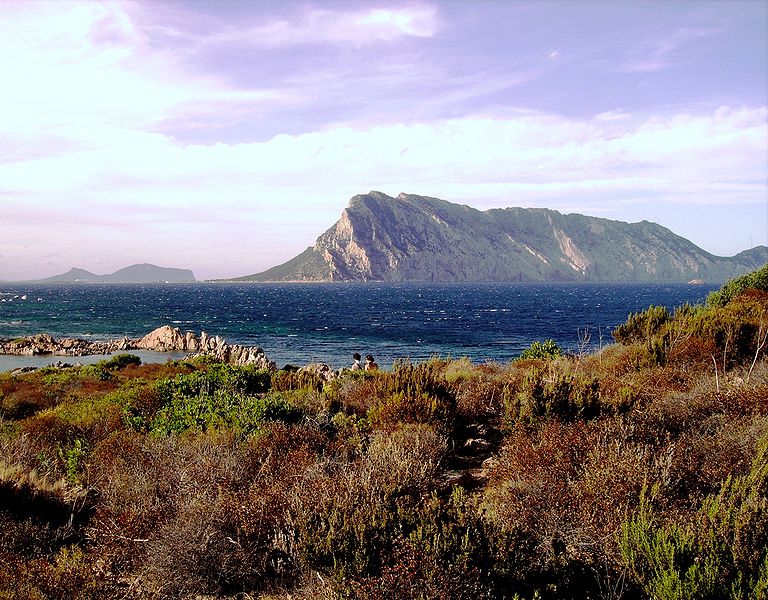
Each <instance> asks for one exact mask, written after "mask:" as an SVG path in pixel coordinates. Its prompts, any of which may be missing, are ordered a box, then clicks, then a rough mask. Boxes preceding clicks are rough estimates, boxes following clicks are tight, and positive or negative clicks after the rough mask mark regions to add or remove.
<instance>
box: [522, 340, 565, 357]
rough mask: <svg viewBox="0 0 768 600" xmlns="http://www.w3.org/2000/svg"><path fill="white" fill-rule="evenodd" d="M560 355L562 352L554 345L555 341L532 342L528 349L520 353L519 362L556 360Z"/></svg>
mask: <svg viewBox="0 0 768 600" xmlns="http://www.w3.org/2000/svg"><path fill="white" fill-rule="evenodd" d="M562 355H563V350H562V349H561V348H560V346H558V345H557V344H556V343H555V340H546V341H545V342H533V343H532V344H531V346H530V348H526V349H525V350H523V351H522V352H521V353H520V360H528V359H531V358H543V359H547V358H557V357H558V356H562Z"/></svg>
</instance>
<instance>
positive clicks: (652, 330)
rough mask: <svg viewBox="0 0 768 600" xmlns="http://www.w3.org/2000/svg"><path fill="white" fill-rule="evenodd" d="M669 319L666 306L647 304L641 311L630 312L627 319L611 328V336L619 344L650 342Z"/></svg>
mask: <svg viewBox="0 0 768 600" xmlns="http://www.w3.org/2000/svg"><path fill="white" fill-rule="evenodd" d="M669 319H670V315H669V311H668V310H667V309H666V307H664V306H649V307H648V308H647V309H645V310H644V311H642V312H639V313H630V315H629V318H628V319H627V321H626V322H625V323H623V324H621V325H619V326H617V327H616V328H615V329H614V330H613V338H614V339H615V340H616V341H617V342H619V343H620V344H631V343H633V342H650V340H651V339H652V338H653V337H654V336H655V335H656V334H658V333H659V332H660V331H661V328H662V327H663V326H664V325H665V324H666V323H667V322H668V321H669Z"/></svg>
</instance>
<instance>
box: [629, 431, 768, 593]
mask: <svg viewBox="0 0 768 600" xmlns="http://www.w3.org/2000/svg"><path fill="white" fill-rule="evenodd" d="M652 500H653V492H652V493H651V498H649V497H648V494H647V493H644V494H643V495H642V496H641V500H640V506H639V508H638V509H637V511H636V512H635V514H634V515H633V516H632V517H631V518H630V519H629V520H627V521H626V522H625V523H624V524H623V525H622V529H621V536H620V540H619V546H620V549H621V553H622V557H623V559H624V561H625V563H626V565H627V567H628V568H629V569H630V571H631V573H632V574H633V576H634V577H635V578H636V580H637V581H638V582H639V583H640V584H641V585H642V586H643V588H644V589H645V591H646V592H647V593H648V594H649V595H650V596H651V597H655V598H712V599H715V598H721V597H723V596H724V593H727V595H728V597H729V598H733V599H744V600H747V599H748V598H757V597H761V596H760V595H759V594H761V593H762V594H764V593H765V591H766V590H767V589H768V438H763V440H761V442H760V443H759V445H758V449H757V453H756V455H755V458H754V460H753V463H752V468H751V469H750V471H749V473H747V474H746V475H743V476H737V477H728V478H727V479H726V480H725V482H724V483H723V485H722V486H721V489H720V492H719V493H718V494H715V495H710V496H708V497H707V498H705V500H704V501H703V503H702V504H701V507H700V509H699V510H698V512H697V513H696V515H695V519H694V521H693V523H692V524H691V525H688V524H681V525H678V524H676V523H664V522H662V521H661V520H660V519H659V517H658V516H657V515H656V513H655V510H654V508H653V505H652Z"/></svg>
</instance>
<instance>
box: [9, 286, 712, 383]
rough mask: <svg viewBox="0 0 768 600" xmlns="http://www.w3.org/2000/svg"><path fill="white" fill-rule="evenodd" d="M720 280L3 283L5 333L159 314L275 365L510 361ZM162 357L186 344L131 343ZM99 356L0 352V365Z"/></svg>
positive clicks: (568, 343) (594, 337) (126, 328)
mask: <svg viewBox="0 0 768 600" xmlns="http://www.w3.org/2000/svg"><path fill="white" fill-rule="evenodd" d="M716 287H717V286H713V285H692V284H688V285H686V284H648V283H642V284H640V283H621V284H619V283H611V284H607V283H589V284H584V283H578V284H577V283H480V284H478V283H307V284H302V283H290V284H277V283H259V284H254V283H244V284H239V283H188V284H152V285H132V284H71V285H70V284H56V285H42V284H20V283H7V284H3V283H0V338H17V337H22V336H26V335H33V334H36V333H42V332H44V333H49V334H51V335H52V336H53V337H54V338H62V337H74V338H83V339H92V340H102V339H112V338H122V337H123V336H127V337H129V338H140V337H142V336H143V335H145V334H146V333H148V332H150V331H152V330H153V329H155V328H156V327H159V326H161V325H171V326H174V327H178V328H179V329H180V330H182V331H194V332H195V333H196V334H199V333H200V332H201V331H205V332H206V333H208V334H209V335H212V336H216V335H218V336H221V337H223V338H224V339H226V341H227V342H229V343H236V344H243V345H248V346H259V347H261V348H263V349H264V351H265V353H266V355H267V357H268V358H269V359H270V360H273V361H275V362H276V363H277V365H278V367H282V366H285V365H287V364H291V365H297V366H301V365H305V364H309V363H313V362H322V363H327V364H330V365H332V366H333V367H334V368H340V367H344V366H348V365H349V364H351V361H352V359H351V357H352V354H353V353H355V352H359V353H360V354H362V355H363V356H365V355H366V354H371V355H373V356H374V357H375V359H376V361H377V363H378V364H379V365H380V366H381V367H382V368H391V366H392V365H393V363H394V362H395V361H397V360H410V361H414V362H417V361H423V360H427V359H429V358H433V357H440V358H454V359H455V358H463V357H467V358H469V359H470V360H472V361H473V362H475V363H483V362H497V363H506V362H509V361H511V360H513V359H514V358H516V357H517V356H518V355H519V354H520V352H521V351H522V350H524V349H525V348H527V347H529V346H530V345H531V343H532V342H534V341H544V340H548V339H553V340H555V342H557V344H558V345H559V346H560V347H561V348H563V349H564V350H565V351H566V352H580V351H594V350H597V349H599V348H601V347H604V346H607V345H609V344H611V343H612V342H613V338H612V337H611V332H612V331H613V329H614V328H615V327H616V326H617V325H619V324H621V323H623V322H624V321H626V319H627V316H628V315H629V313H631V312H637V311H640V310H643V309H645V308H647V307H648V306H650V305H657V306H666V307H668V308H669V309H670V310H672V309H674V308H675V307H677V306H680V305H682V304H684V303H689V304H696V303H702V302H704V300H705V299H706V296H707V294H708V293H709V292H711V291H712V290H713V289H716ZM137 354H139V355H140V356H141V358H142V360H143V361H144V362H165V361H166V360H168V359H169V358H180V357H182V356H183V354H182V353H170V354H169V353H153V352H141V353H137ZM103 358H104V357H103V356H96V357H76V358H71V357H59V356H54V357H51V356H48V357H17V356H0V371H5V370H10V369H15V368H18V367H22V366H42V365H45V364H50V363H54V362H57V361H66V362H70V363H73V362H79V363H81V364H86V363H89V362H90V363H92V362H95V361H97V360H101V359H103Z"/></svg>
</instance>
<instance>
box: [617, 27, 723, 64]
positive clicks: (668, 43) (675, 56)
mask: <svg viewBox="0 0 768 600" xmlns="http://www.w3.org/2000/svg"><path fill="white" fill-rule="evenodd" d="M720 32H721V30H720V29H715V28H711V29H704V28H695V27H683V28H680V29H677V30H676V31H674V32H673V33H671V34H669V35H667V36H664V37H656V38H653V39H650V40H648V41H646V42H645V43H643V44H640V45H639V48H638V49H637V50H635V51H633V52H632V53H631V55H630V57H629V58H628V59H627V60H626V61H625V62H624V63H623V64H622V65H621V67H620V69H619V70H620V71H621V72H623V73H649V72H654V71H661V70H664V69H668V68H670V67H674V66H679V65H681V64H683V63H684V58H683V57H682V53H683V51H684V50H686V49H687V48H688V47H689V46H691V45H693V44H695V43H696V42H698V41H700V40H704V39H708V38H710V37H712V36H713V35H716V34H718V33H720Z"/></svg>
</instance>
